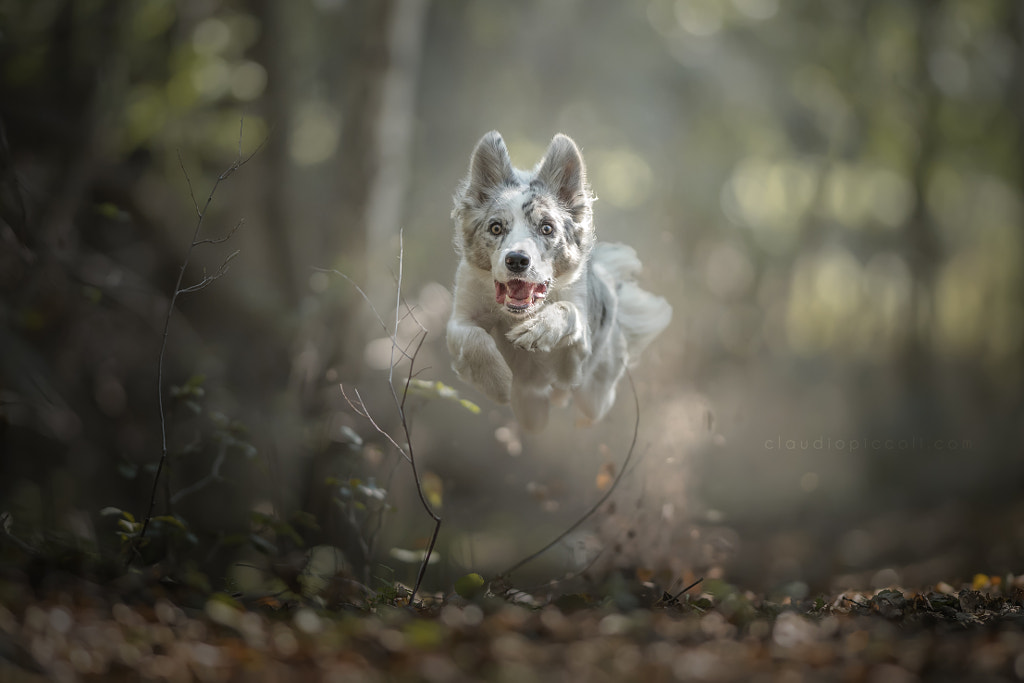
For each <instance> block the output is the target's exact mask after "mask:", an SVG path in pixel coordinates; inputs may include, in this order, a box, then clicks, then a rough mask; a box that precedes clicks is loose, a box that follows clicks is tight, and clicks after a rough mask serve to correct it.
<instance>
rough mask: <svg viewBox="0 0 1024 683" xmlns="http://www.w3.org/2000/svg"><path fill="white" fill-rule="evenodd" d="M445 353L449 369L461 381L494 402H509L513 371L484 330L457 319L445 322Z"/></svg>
mask: <svg viewBox="0 0 1024 683" xmlns="http://www.w3.org/2000/svg"><path fill="white" fill-rule="evenodd" d="M448 352H449V353H451V355H452V359H453V360H452V369H454V370H455V373H456V374H457V375H458V376H459V378H460V379H461V380H462V381H463V382H468V383H469V384H472V385H473V386H475V387H476V388H478V389H479V390H480V391H482V392H484V393H485V394H487V397H488V398H490V399H491V400H492V401H495V402H497V403H508V401H509V396H510V394H511V388H512V371H511V370H510V369H509V367H508V363H506V362H505V359H504V358H502V357H501V353H499V352H498V346H497V344H495V343H494V339H493V338H492V337H491V335H489V334H488V333H487V331H486V330H485V329H484V328H482V327H479V326H477V325H473V324H471V323H464V322H461V321H458V320H456V319H454V318H453V319H451V320H450V321H448Z"/></svg>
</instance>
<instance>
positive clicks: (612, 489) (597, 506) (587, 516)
mask: <svg viewBox="0 0 1024 683" xmlns="http://www.w3.org/2000/svg"><path fill="white" fill-rule="evenodd" d="M626 378H627V379H628V380H629V386H630V388H631V389H632V390H633V404H634V406H635V407H636V421H635V422H634V423H633V440H632V441H631V442H630V444H629V451H627V452H626V459H625V460H624V461H623V462H622V467H621V468H619V474H618V476H616V477H615V480H614V481H613V482H612V485H611V486H609V487H608V490H607V491H605V492H604V495H603V496H601V497H600V498H599V499H598V500H597V502H596V503H594V504H593V505H592V506H591V507H590V509H589V510H587V511H586V512H585V513H583V515H582V516H581V517H580V518H579V519H577V520H576V521H575V522H573V523H572V524H571V525H570V526H569V528H568V529H566V530H565V531H563V532H562V533H560V534H558V536H556V537H555V538H554V539H553V540H552V541H551V542H550V543H548V544H547V545H545V546H544V547H543V548H541V549H540V550H538V551H536V552H534V553H532V554H530V555H527V556H526V557H524V558H523V559H522V560H520V561H519V562H516V563H515V564H514V565H512V566H511V567H509V568H508V569H506V570H505V571H503V572H501V573H500V574H498V576H496V577H495V580H497V579H502V578H505V577H507V576H508V575H510V574H511V573H512V572H514V571H515V570H517V569H519V568H520V567H522V566H523V565H525V564H528V563H530V562H532V561H533V560H535V559H537V558H538V557H540V556H541V555H543V554H544V553H546V552H547V551H549V550H551V549H552V548H553V547H555V546H556V545H558V544H559V543H561V542H562V540H564V539H565V537H566V536H568V535H569V534H571V533H572V532H573V531H575V530H576V529H578V528H579V527H580V525H581V524H583V523H584V522H585V521H587V520H588V519H590V517H591V516H592V515H593V514H594V513H595V512H597V511H598V510H599V509H600V508H601V506H602V505H604V504H605V503H606V502H607V501H608V499H609V498H611V495H612V493H614V492H615V488H616V487H617V486H618V485H619V482H620V481H622V478H623V475H625V473H626V470H627V469H628V468H629V462H630V460H631V459H632V458H633V451H634V450H635V449H636V440H637V436H638V435H639V433H640V398H639V396H637V393H636V385H635V384H634V383H633V376H632V375H631V374H630V372H629V368H626Z"/></svg>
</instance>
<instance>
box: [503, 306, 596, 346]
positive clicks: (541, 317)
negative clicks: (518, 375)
mask: <svg viewBox="0 0 1024 683" xmlns="http://www.w3.org/2000/svg"><path fill="white" fill-rule="evenodd" d="M505 336H506V337H507V338H508V340H509V341H510V342H512V344H514V345H515V346H518V347H519V348H521V349H525V350H526V351H545V352H550V351H553V350H555V349H556V348H559V347H567V346H575V347H580V350H581V351H582V352H583V353H586V347H587V335H586V327H585V323H584V320H583V316H581V315H580V311H579V309H578V308H577V307H576V305H575V304H573V303H570V302H568V301H558V302H555V303H553V304H549V305H547V306H545V307H544V308H542V309H541V310H540V312H538V313H537V314H536V315H534V316H531V317H529V318H527V319H526V320H524V321H523V322H521V323H519V324H518V325H516V326H515V327H513V328H512V329H511V330H509V331H508V334H506V335H505Z"/></svg>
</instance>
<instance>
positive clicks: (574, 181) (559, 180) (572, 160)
mask: <svg viewBox="0 0 1024 683" xmlns="http://www.w3.org/2000/svg"><path fill="white" fill-rule="evenodd" d="M537 178H538V179H539V180H540V181H541V182H543V183H544V184H545V185H547V187H548V188H549V189H550V190H551V191H552V192H554V193H555V195H556V196H557V197H558V199H559V201H561V202H562V204H564V205H565V206H567V207H568V208H570V209H578V208H582V207H583V206H584V205H586V203H587V196H588V192H587V168H586V166H584V164H583V155H582V154H581V153H580V148H579V147H577V146H576V143H575V142H573V141H572V138H570V137H569V136H568V135H563V134H561V133H559V134H558V135H556V136H555V137H554V138H553V139H552V140H551V144H550V145H548V151H547V152H546V153H545V154H544V160H543V161H542V162H541V166H540V170H539V171H538V172H537Z"/></svg>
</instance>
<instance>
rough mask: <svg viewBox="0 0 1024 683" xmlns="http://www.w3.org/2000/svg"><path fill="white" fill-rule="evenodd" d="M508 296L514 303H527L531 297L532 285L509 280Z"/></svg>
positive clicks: (523, 281) (521, 281)
mask: <svg viewBox="0 0 1024 683" xmlns="http://www.w3.org/2000/svg"><path fill="white" fill-rule="evenodd" d="M508 295H509V296H510V297H511V298H513V299H515V300H516V301H529V300H530V297H532V296H533V285H532V284H531V283H529V282H526V281H525V280H509V281H508Z"/></svg>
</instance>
